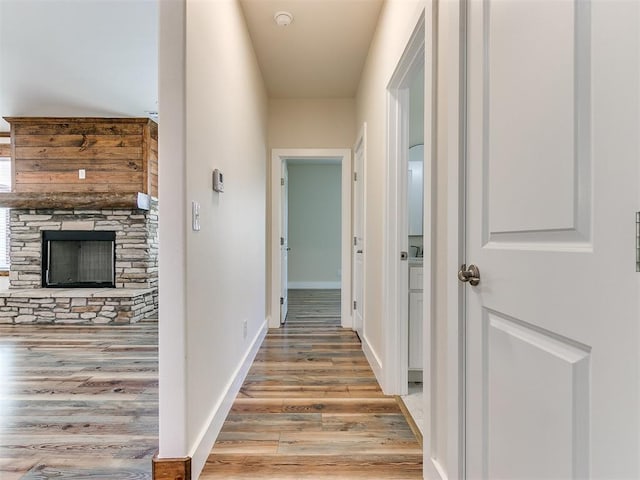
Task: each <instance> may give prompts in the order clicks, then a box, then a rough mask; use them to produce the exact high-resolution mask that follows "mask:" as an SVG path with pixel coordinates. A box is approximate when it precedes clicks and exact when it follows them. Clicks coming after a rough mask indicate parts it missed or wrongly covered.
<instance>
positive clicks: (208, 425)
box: [191, 319, 268, 478]
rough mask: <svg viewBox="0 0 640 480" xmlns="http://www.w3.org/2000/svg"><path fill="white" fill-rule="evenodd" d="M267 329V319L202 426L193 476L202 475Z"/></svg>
mask: <svg viewBox="0 0 640 480" xmlns="http://www.w3.org/2000/svg"><path fill="white" fill-rule="evenodd" d="M267 331H268V323H267V320H266V319H265V321H264V322H263V323H262V326H261V327H260V329H259V330H258V333H257V334H256V336H255V337H254V339H253V341H252V342H251V346H250V347H249V349H248V350H247V353H246V354H245V356H244V358H243V359H242V361H241V362H240V364H239V365H238V368H236V371H235V372H234V373H233V375H232V377H231V380H230V381H229V384H228V385H227V388H226V389H225V393H224V395H223V396H222V397H221V398H220V400H219V401H218V402H217V403H216V405H215V406H214V407H213V409H212V410H211V414H210V415H209V419H208V421H207V422H205V427H203V428H202V430H201V431H200V434H199V435H198V439H197V440H196V441H195V443H194V446H193V447H192V448H191V458H192V459H193V462H192V463H193V468H192V470H193V478H198V477H199V476H200V473H201V472H202V469H203V468H204V465H205V463H206V461H207V458H208V457H209V453H210V452H211V449H212V448H213V444H214V443H215V441H216V438H217V437H218V434H219V433H220V429H221V428H222V424H223V423H224V421H225V420H226V418H227V415H228V414H229V411H230V410H231V406H232V405H233V402H234V400H235V399H236V397H237V395H238V392H240V387H242V383H243V382H244V379H245V378H246V376H247V373H248V372H249V369H250V368H251V365H252V364H253V360H254V359H255V358H256V354H257V353H258V350H259V349H260V346H261V345H262V342H263V340H264V338H265V336H266V335H267Z"/></svg>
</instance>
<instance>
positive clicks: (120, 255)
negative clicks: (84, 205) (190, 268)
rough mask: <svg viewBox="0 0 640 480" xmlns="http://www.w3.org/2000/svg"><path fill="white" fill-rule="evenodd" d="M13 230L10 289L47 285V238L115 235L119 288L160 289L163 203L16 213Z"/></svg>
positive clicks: (116, 285) (11, 223) (116, 279)
mask: <svg viewBox="0 0 640 480" xmlns="http://www.w3.org/2000/svg"><path fill="white" fill-rule="evenodd" d="M9 232H10V233H9V243H10V253H9V258H10V264H11V270H10V273H9V285H10V287H11V288H41V287H43V286H44V284H45V283H46V279H43V275H42V272H43V251H42V246H43V234H46V233H47V232H113V233H114V234H115V248H114V253H115V265H114V284H115V285H114V286H115V287H116V288H154V287H157V286H158V202H157V201H155V200H154V201H152V202H151V206H150V209H149V210H148V211H147V210H124V209H100V210H44V209H32V210H22V209H12V210H11V221H10V227H9ZM54 237H55V235H54ZM51 286H53V285H51ZM86 286H89V285H86Z"/></svg>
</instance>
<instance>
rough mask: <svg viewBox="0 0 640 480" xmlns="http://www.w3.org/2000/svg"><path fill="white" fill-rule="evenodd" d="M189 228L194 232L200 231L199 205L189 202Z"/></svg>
mask: <svg viewBox="0 0 640 480" xmlns="http://www.w3.org/2000/svg"><path fill="white" fill-rule="evenodd" d="M191 228H192V229H193V231H194V232H199V231H200V204H199V203H198V202H191Z"/></svg>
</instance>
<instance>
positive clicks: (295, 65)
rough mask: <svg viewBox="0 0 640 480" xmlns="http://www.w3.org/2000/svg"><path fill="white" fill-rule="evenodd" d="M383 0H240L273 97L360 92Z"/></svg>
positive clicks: (335, 96) (341, 95)
mask: <svg viewBox="0 0 640 480" xmlns="http://www.w3.org/2000/svg"><path fill="white" fill-rule="evenodd" d="M383 2H384V0H240V4H241V6H242V10H243V12H244V15H245V19H246V22H247V27H248V29H249V34H250V36H251V40H252V42H253V46H254V50H255V52H256V56H257V58H258V63H259V65H260V70H261V71H262V76H263V78H264V81H265V84H266V87H267V91H268V94H269V97H271V98H350V97H354V96H355V93H356V89H357V87H358V82H359V80H360V74H361V72H362V68H363V66H364V62H365V60H366V57H367V52H368V51H369V44H370V43H371V39H372V38H373V34H374V32H375V28H376V23H377V21H378V16H379V15H380V10H381V8H382V4H383ZM281 10H284V11H288V12H290V13H292V14H293V17H294V19H293V22H292V23H291V24H290V25H289V26H287V27H278V26H277V25H276V24H275V22H274V20H273V15H274V14H275V13H276V12H278V11H281Z"/></svg>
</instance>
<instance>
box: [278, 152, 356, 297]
mask: <svg viewBox="0 0 640 480" xmlns="http://www.w3.org/2000/svg"><path fill="white" fill-rule="evenodd" d="M308 163H309V164H306V165H305V164H303V163H296V164H294V165H289V167H288V170H289V199H288V200H289V222H288V225H289V247H290V248H291V251H290V252H289V278H288V280H289V288H313V287H318V288H340V280H341V268H342V265H341V254H342V249H341V247H342V243H341V240H342V238H341V236H340V234H341V217H342V215H341V207H342V202H341V196H342V184H341V177H342V175H341V169H342V167H341V166H340V165H338V164H327V163H324V164H322V163H317V162H313V161H309V162H308ZM347 208H348V206H347Z"/></svg>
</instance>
